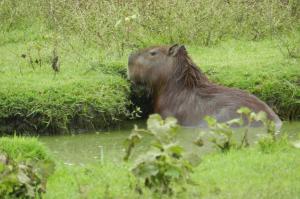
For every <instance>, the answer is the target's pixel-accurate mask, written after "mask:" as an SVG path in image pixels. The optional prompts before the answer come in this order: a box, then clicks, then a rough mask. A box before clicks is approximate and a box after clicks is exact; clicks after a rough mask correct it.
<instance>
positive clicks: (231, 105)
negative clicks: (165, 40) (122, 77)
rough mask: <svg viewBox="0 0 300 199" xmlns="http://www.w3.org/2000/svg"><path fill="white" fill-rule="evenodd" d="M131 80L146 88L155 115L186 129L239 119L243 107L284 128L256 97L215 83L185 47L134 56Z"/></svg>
mask: <svg viewBox="0 0 300 199" xmlns="http://www.w3.org/2000/svg"><path fill="white" fill-rule="evenodd" d="M128 76H129V78H130V80H131V81H132V82H134V83H135V84H144V85H146V87H147V88H148V90H149V91H150V94H151V97H152V99H153V106H154V107H153V110H154V112H156V113H159V114H160V115H161V116H162V117H164V118H165V117H168V116H173V117H175V118H177V120H178V122H179V124H181V125H183V126H202V125H204V126H205V125H206V122H205V121H204V117H205V116H213V117H215V118H216V119H217V121H218V122H226V121H229V120H231V119H234V118H237V117H240V116H239V114H238V113H237V110H238V109H239V108H240V107H248V108H249V109H250V110H252V111H254V112H259V111H264V112H265V113H266V114H267V117H268V119H270V120H272V121H274V123H275V126H276V129H277V130H279V129H280V127H281V120H280V119H279V117H278V116H277V115H276V114H275V113H274V111H273V110H272V109H271V108H270V107H269V106H268V105H267V104H266V103H264V102H263V101H261V100H259V99H258V98H257V97H255V96H254V95H252V94H250V93H248V92H245V91H242V90H240V89H235V88H228V87H225V86H221V85H217V84H215V83H212V82H211V81H210V80H209V79H208V78H207V77H206V76H205V74H204V73H203V72H202V71H201V70H200V69H199V67H197V66H196V64H195V63H194V62H193V61H192V59H191V58H190V57H189V55H188V53H187V50H186V48H185V47H184V46H183V45H177V44H175V45H173V46H154V47H150V48H146V49H142V50H140V51H138V52H136V53H133V54H131V55H130V57H129V60H128ZM228 78H230V77H228Z"/></svg>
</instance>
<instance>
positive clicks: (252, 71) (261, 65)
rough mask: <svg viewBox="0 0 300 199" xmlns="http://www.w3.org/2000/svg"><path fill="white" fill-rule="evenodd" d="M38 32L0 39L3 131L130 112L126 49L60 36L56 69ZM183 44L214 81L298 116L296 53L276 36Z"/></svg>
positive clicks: (101, 121)
mask: <svg viewBox="0 0 300 199" xmlns="http://www.w3.org/2000/svg"><path fill="white" fill-rule="evenodd" d="M39 31H40V32H39ZM44 33H45V30H39V29H37V28H36V27H32V28H31V29H26V30H25V31H14V32H12V33H5V34H4V35H2V37H1V40H2V41H3V40H5V39H6V40H7V42H6V43H5V44H4V43H3V44H2V45H1V46H0V53H1V56H2V58H3V59H1V60H0V65H1V68H0V70H1V73H0V77H1V78H0V105H1V106H0V126H1V129H2V131H1V132H4V133H5V132H6V133H12V132H14V131H15V130H16V131H17V132H20V133H26V132H27V133H38V134H46V133H67V132H70V130H72V129H94V128H98V129H99V128H106V127H109V126H112V125H114V124H117V123H119V121H120V120H122V119H125V118H128V116H129V112H128V110H127V107H128V105H129V104H130V98H129V96H130V89H129V83H128V82H127V80H126V78H125V76H126V65H127V64H126V62H127V55H124V56H121V57H120V56H117V55H113V54H110V55H105V52H104V51H103V50H101V49H99V48H96V47H93V46H86V45H84V44H83V43H81V42H80V41H77V40H75V38H74V40H71V41H62V43H61V48H59V51H58V52H59V55H60V61H61V69H60V72H59V73H58V74H54V71H53V70H52V68H51V56H52V50H53V47H52V41H51V40H48V39H47V38H44V37H43V36H41V35H42V34H44ZM26 34H28V35H29V36H28V37H27V36H24V35H26ZM49 37H51V34H50V36H49ZM8 38H10V39H8ZM68 42H72V43H71V44H72V45H70V44H69V43H68ZM187 47H188V50H189V52H190V54H191V56H192V58H193V59H194V60H195V62H196V63H197V64H198V65H199V66H200V68H202V69H203V71H204V72H205V73H206V74H207V75H208V76H209V78H210V79H211V80H212V81H214V82H218V83H220V84H223V85H226V86H230V87H237V88H241V89H245V90H248V91H250V92H252V93H254V94H255V95H257V96H259V97H260V98H261V99H262V100H265V101H266V102H267V103H268V104H269V105H270V106H271V107H273V108H274V109H275V110H276V111H277V112H278V113H279V115H280V116H281V117H282V118H283V119H299V115H300V114H299V113H300V103H299V96H300V85H299V80H300V64H299V59H296V58H290V57H288V55H286V54H285V53H282V51H281V50H280V48H279V47H280V41H278V40H276V39H273V40H271V39H268V40H263V41H259V42H257V41H256V42H254V41H245V40H230V41H226V42H222V43H220V44H218V45H215V46H212V47H197V46H194V45H190V46H187ZM128 52H129V51H128ZM22 54H25V55H26V57H25V58H23V57H21V55H22ZM35 60H41V61H40V62H38V63H35ZM31 61H32V62H31ZM141 105H144V106H149V105H148V104H144V103H142V104H141Z"/></svg>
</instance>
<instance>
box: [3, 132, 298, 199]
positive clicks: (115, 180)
mask: <svg viewBox="0 0 300 199" xmlns="http://www.w3.org/2000/svg"><path fill="white" fill-rule="evenodd" d="M0 143H1V144H5V145H1V147H0V151H1V152H3V151H4V152H6V153H7V154H8V155H10V157H11V158H14V159H16V160H18V162H20V163H22V161H26V160H27V162H28V160H31V162H35V163H36V164H35V165H40V164H38V163H39V162H40V161H41V160H44V159H48V160H49V159H51V160H53V155H54V154H53V152H54V151H50V150H48V149H47V148H45V147H44V146H43V145H42V144H41V143H39V142H38V140H37V139H32V138H16V137H15V138H10V139H7V138H0ZM299 157H300V150H299V148H295V147H293V146H291V145H290V144H289V143H288V142H287V141H286V140H284V139H283V140H281V141H279V142H277V143H273V144H271V145H268V146H265V147H264V148H261V147H260V145H255V146H252V147H250V148H246V149H242V150H231V151H229V152H227V153H213V154H210V155H205V156H202V161H201V163H200V165H199V166H197V167H196V168H195V169H194V172H193V174H192V180H193V182H194V183H193V185H190V186H188V187H187V189H186V190H185V191H184V192H181V193H180V192H179V193H177V195H174V196H172V197H171V198H191V197H194V198H200V197H201V198H247V199H250V198H251V199H254V198H275V199H276V198H278V199H279V198H287V199H294V198H298V197H299V195H300V192H299V191H300V183H299V182H300V181H299V179H300V173H299V172H298V171H299V170H300V167H299V166H300V158H299ZM113 159H114V157H111V156H110V157H109V156H106V161H104V162H100V161H99V162H98V163H97V162H95V163H83V164H75V165H73V164H64V162H62V161H61V160H59V159H55V164H56V166H55V172H54V173H53V171H52V170H53V166H51V167H42V168H43V169H45V171H44V172H48V171H49V169H50V171H51V172H50V176H49V177H47V186H46V193H45V194H43V196H44V198H53V199H54V198H62V199H64V198H70V197H71V198H141V197H143V198H153V193H151V192H150V191H148V190H147V189H144V188H143V194H142V195H140V194H139V193H138V192H137V191H136V190H135V188H134V187H135V184H136V179H135V178H134V176H133V175H132V173H131V172H130V171H129V170H130V168H131V167H132V162H129V163H124V162H122V161H121V160H120V159H119V161H118V162H114V161H111V160H113ZM5 185H7V186H8V185H9V184H5ZM178 194H179V195H178ZM164 198H168V197H164Z"/></svg>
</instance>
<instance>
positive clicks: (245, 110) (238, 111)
mask: <svg viewBox="0 0 300 199" xmlns="http://www.w3.org/2000/svg"><path fill="white" fill-rule="evenodd" d="M237 113H239V114H245V115H249V114H250V113H251V110H250V109H249V108H247V107H241V108H240V109H238V110H237Z"/></svg>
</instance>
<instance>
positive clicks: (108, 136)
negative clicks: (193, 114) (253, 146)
mask: <svg viewBox="0 0 300 199" xmlns="http://www.w3.org/2000/svg"><path fill="white" fill-rule="evenodd" d="M135 123H137V124H138V126H139V127H145V121H139V122H135ZM133 125H134V123H133V122H129V123H127V124H125V125H122V126H120V127H119V128H117V129H114V130H111V131H106V132H90V133H81V134H76V135H67V136H42V137H40V138H39V140H40V141H41V142H43V143H45V144H46V146H48V147H49V148H50V150H51V151H52V153H53V154H54V156H55V157H56V158H57V159H59V160H61V161H62V162H63V163H65V164H70V165H73V164H86V163H91V162H100V161H112V162H118V161H120V160H122V157H123V156H124V145H123V142H124V140H125V139H126V138H127V137H128V135H129V134H130V132H131V129H132V128H133ZM199 132H200V129H195V128H187V129H181V131H180V132H179V134H178V140H179V141H180V143H181V144H182V145H183V146H184V147H185V149H186V150H187V151H193V152H195V151H197V153H206V152H209V151H210V150H211V148H210V146H209V145H207V147H202V148H199V147H197V146H196V145H194V144H192V143H193V141H194V140H195V139H196V138H197V136H198V135H199ZM282 132H288V135H289V137H290V139H299V135H300V121H297V122H284V125H283V129H282ZM249 135H252V136H251V137H252V139H255V138H256V137H258V136H257V135H259V133H257V130H255V132H250V133H249ZM143 142H144V143H141V144H140V146H139V147H137V149H136V151H138V152H139V153H142V152H143V151H144V150H145V146H146V142H149V139H147V137H146V138H145V139H144V141H143ZM136 153H137V152H136Z"/></svg>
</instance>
